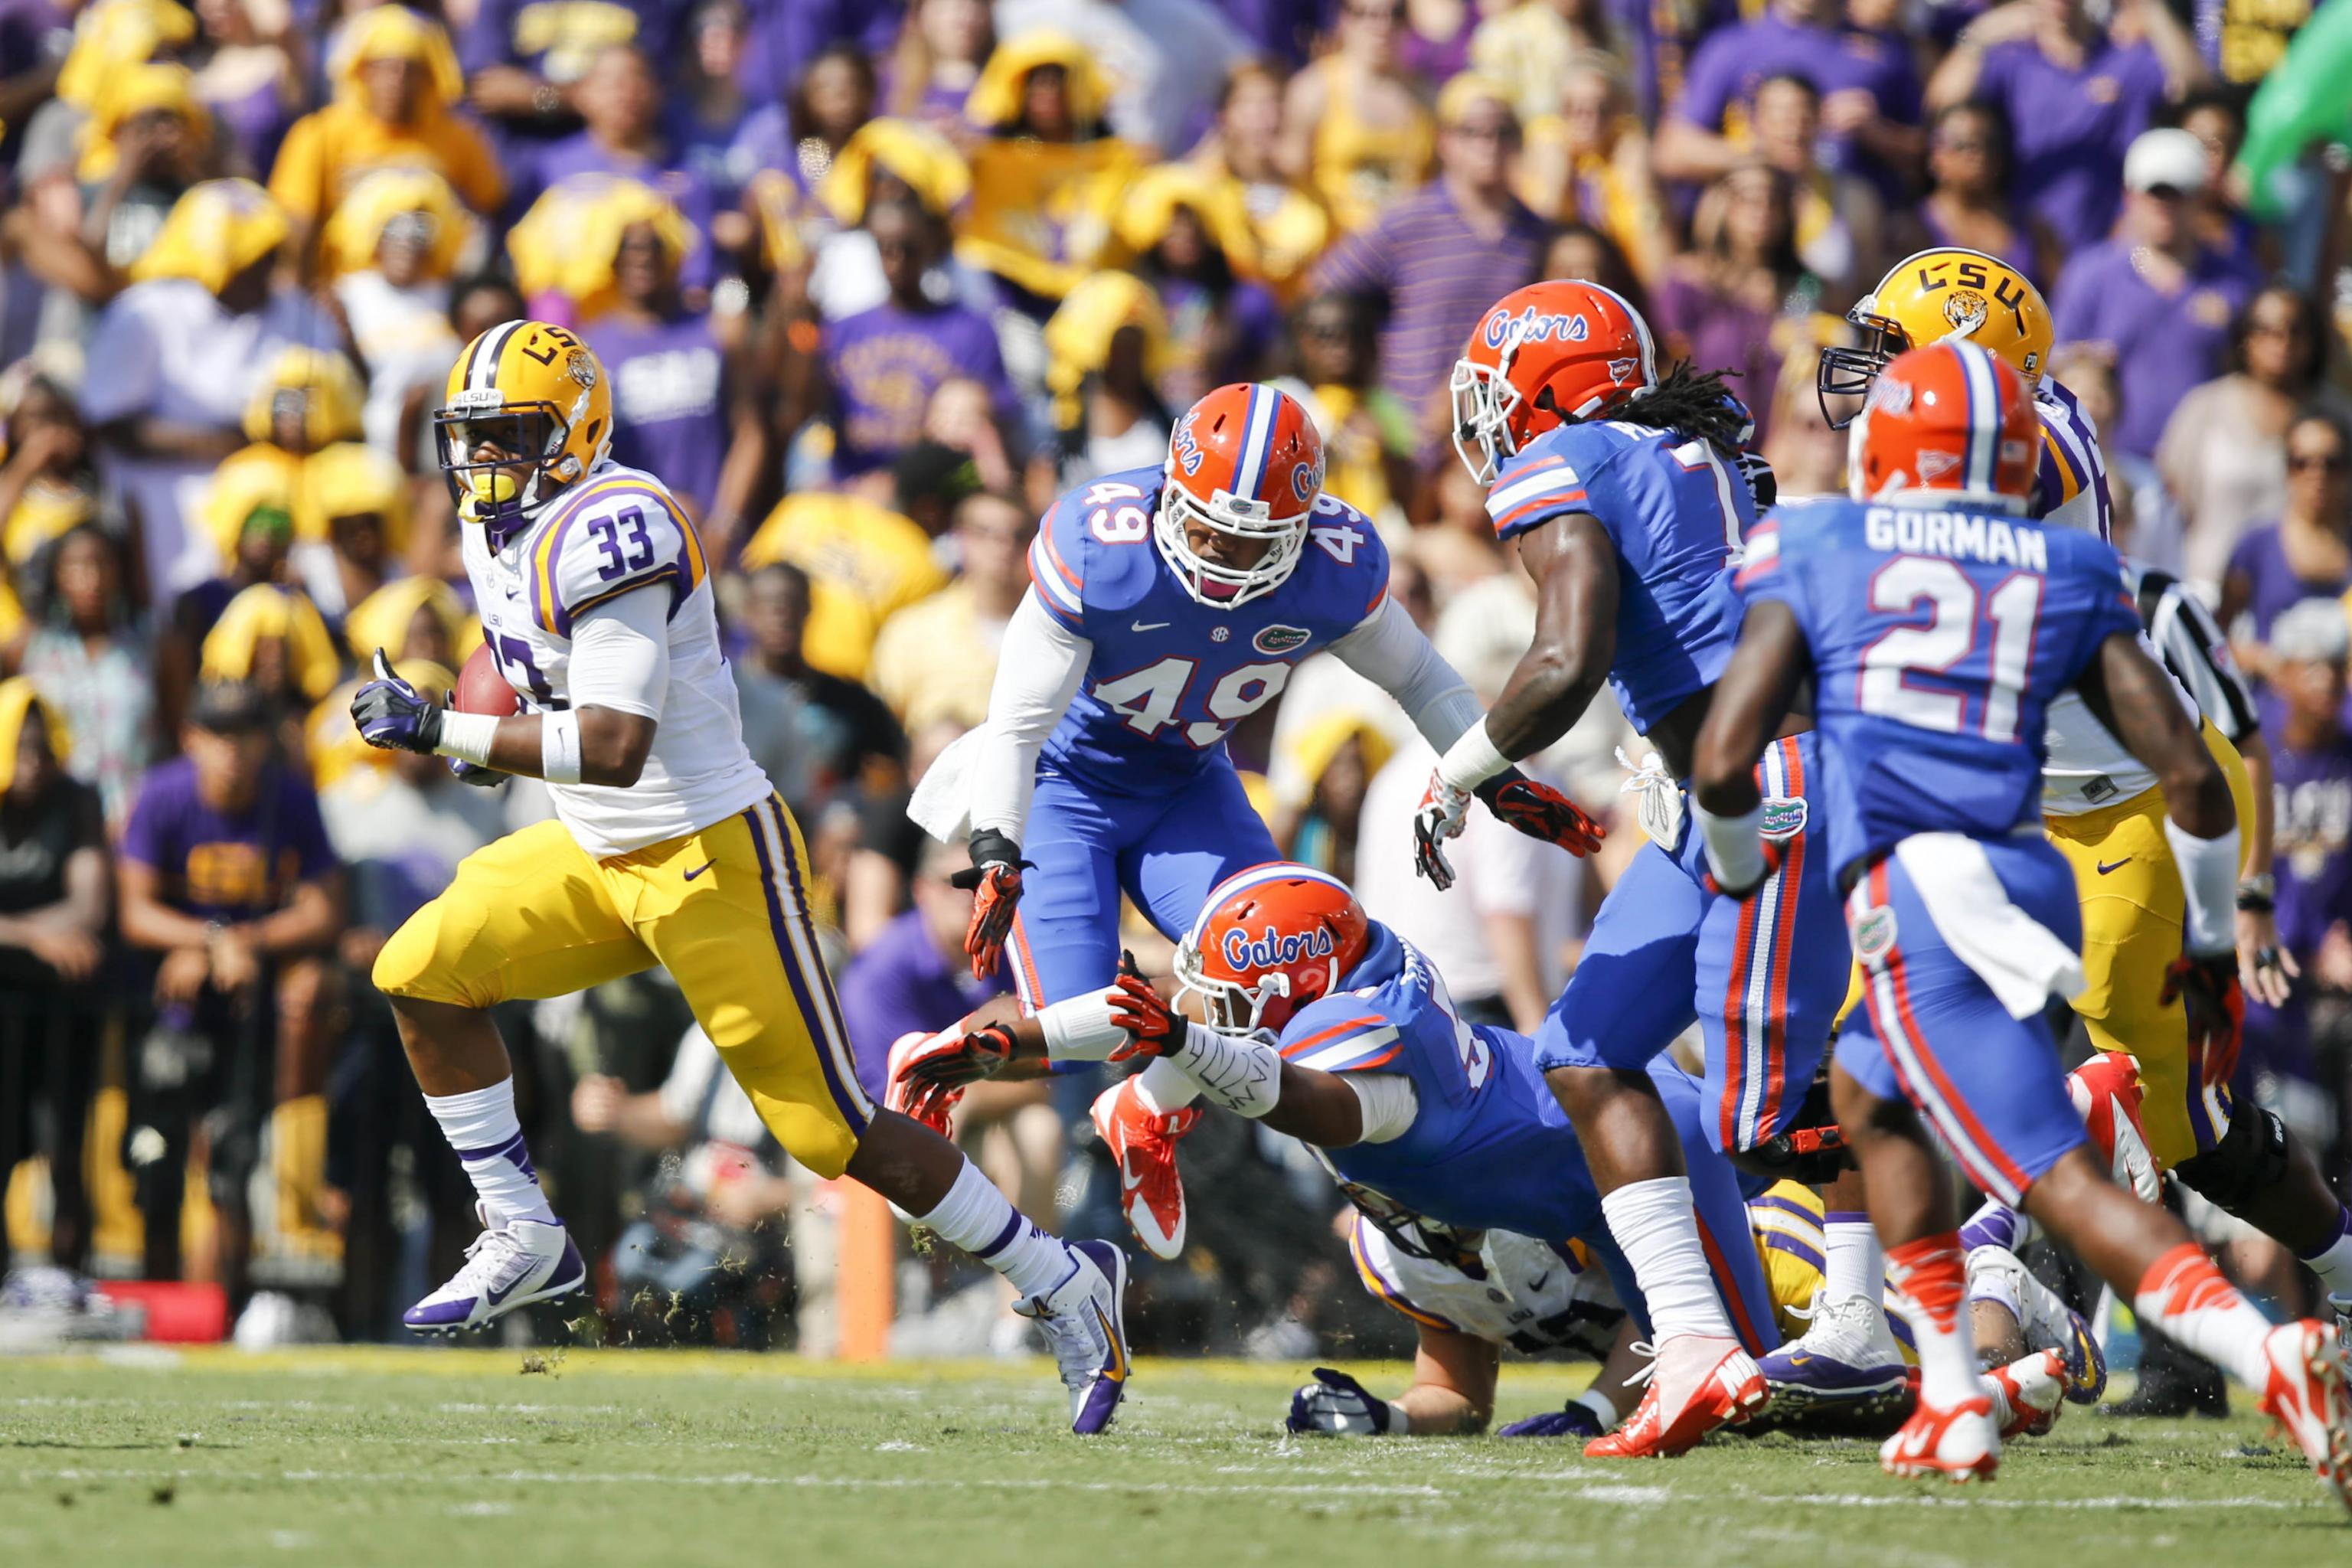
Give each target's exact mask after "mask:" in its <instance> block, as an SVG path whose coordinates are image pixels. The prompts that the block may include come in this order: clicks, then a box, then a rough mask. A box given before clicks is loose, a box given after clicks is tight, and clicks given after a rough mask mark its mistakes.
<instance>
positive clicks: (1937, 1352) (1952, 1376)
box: [1887, 1231, 1985, 1408]
mask: <svg viewBox="0 0 2352 1568" xmlns="http://www.w3.org/2000/svg"><path fill="white" fill-rule="evenodd" d="M1887 1263H1888V1265H1889V1266H1890V1267H1889V1273H1888V1278H1889V1279H1892V1280H1893V1281H1894V1282H1895V1288H1896V1289H1899V1290H1901V1291H1902V1292H1903V1300H1904V1301H1905V1303H1906V1305H1905V1308H1904V1312H1903V1316H1904V1319H1905V1321H1907V1322H1909V1323H1910V1325H1911V1348H1912V1350H1913V1351H1914V1352H1916V1353H1917V1355H1918V1357H1919V1398H1920V1400H1921V1402H1922V1403H1924V1404H1927V1405H1936V1406H1938V1407H1939V1408H1948V1407H1950V1406H1951V1405H1958V1403H1960V1402H1961V1401H1962V1400H1964V1399H1973V1398H1975V1397H1977V1396H1978V1395H1979V1394H1983V1393H1984V1392H1985V1387H1984V1378H1983V1376H1982V1374H1981V1373H1979V1370H1978V1367H1977V1351H1976V1341H1975V1338H1974V1336H1973V1335H1971V1334H1970V1333H1969V1315H1968V1313H1967V1312H1965V1311H1963V1310H1961V1307H1962V1303H1963V1301H1964V1300H1966V1298H1967V1296H1968V1289H1969V1286H1968V1267H1967V1264H1966V1262H1965V1261H1964V1259H1963V1258H1962V1255H1961V1252H1960V1238H1959V1237H1958V1235H1957V1234H1956V1233H1954V1232H1951V1231H1946V1232H1945V1233H1943V1234H1942V1235H1940V1236H1927V1237H1920V1238H1919V1239H1918V1240H1917V1241H1913V1242H1906V1244H1905V1245H1903V1246H1901V1247H1896V1248H1895V1250H1894V1251H1893V1252H1892V1253H1891V1254H1889V1255H1888V1258H1887Z"/></svg>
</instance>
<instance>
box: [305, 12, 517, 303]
mask: <svg viewBox="0 0 2352 1568" xmlns="http://www.w3.org/2000/svg"><path fill="white" fill-rule="evenodd" d="M331 75H332V76H333V79H334V81H335V101H334V102H332V103H331V104H329V105H328V106H327V107H326V108H324V109H321V110H318V111H317V112H316V113H313V114H306V115H304V116H303V117H302V118H301V119H300V120H298V121H295V122H294V127H293V129H292V130H290V131H289V132H287V133H286V142H285V144H284V145H283V146H281V147H280V148H279V149H278V165H277V167H276V168H274V169H272V170H271V171H270V174H269V189H270V193H271V194H272V195H275V196H276V197H277V198H278V203H279V205H282V206H284V207H285V208H286V211H287V213H288V215H289V216H290V218H291V219H292V221H293V225H294V232H295V240H296V245H297V248H298V250H299V253H300V254H301V255H302V256H303V257H304V258H306V259H307V258H308V257H309V256H310V242H311V239H312V237H313V236H315V235H316V234H317V232H318V230H319V227H320V225H321V224H323V223H325V222H326V220H327V219H328V218H329V217H330V216H332V215H333V213H334V210H335V206H336V204H338V203H339V202H341V200H342V198H343V195H344V193H346V192H347V191H349V190H350V189H351V188H352V185H354V184H357V183H358V182H359V179H360V177H361V176H362V175H363V174H367V173H368V172H369V171H371V170H373V169H381V168H386V167H390V166H394V165H405V166H410V167H417V168H426V169H431V170H433V171H434V172H435V173H436V174H440V175H441V176H442V177H443V178H445V179H446V180H447V181H448V182H449V184H451V186H452V187H454V188H455V189H456V190H457V194H458V195H460V196H461V197H463V198H464V199H465V202H466V205H467V206H469V207H471V208H473V209H474V211H476V212H478V213H489V212H494V211H496V210H497V209H498V206H499V203H501V202H502V201H504V200H505V199H506V180H505V177H504V175H502V174H500V173H499V163H498V159H497V157H496V156H495V155H494V154H493V153H491V151H490V148H489V144H488V142H485V141H484V140H483V139H482V135H481V133H480V132H478V131H476V130H475V129H474V128H473V127H472V126H471V125H469V124H467V122H466V121H462V120H460V119H458V118H457V116H456V115H454V114H452V113H451V112H450V105H452V104H453V103H455V102H457V98H458V95H459V94H460V93H461V92H462V91H463V90H464V86H465V84H464V81H463V80H462V79H461V78H460V77H459V76H458V74H457V56H456V55H455V54H453V53H452V52H451V51H450V48H449V40H448V38H447V37H446V36H445V35H444V34H443V33H442V31H441V29H440V27H439V26H436V25H435V24H434V23H432V22H428V21H426V20H425V18H423V17H421V16H417V15H416V14H415V12H413V11H406V10H403V9H402V8H401V7H399V6H397V5H379V6H376V7H374V8H373V9H371V10H366V11H362V12H361V13H360V14H359V15H358V16H354V17H352V20H351V22H350V23H349V24H348V25H347V26H346V27H345V28H344V31H343V37H342V42H341V47H340V48H339V49H338V50H337V53H336V58H335V59H334V61H333V62H332V70H331Z"/></svg>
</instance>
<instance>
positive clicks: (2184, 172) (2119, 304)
mask: <svg viewBox="0 0 2352 1568" xmlns="http://www.w3.org/2000/svg"><path fill="white" fill-rule="evenodd" d="M2205 174H2206V161H2205V150H2204V148H2203V147H2202V146H2200V144H2199V142H2198V141H2197V138H2196V137H2194V136H2191V135H2190V134H2189V132H2186V131H2150V132H2145V133H2144V134H2142V135H2141V136H2140V138H2139V139H2138V140H2137V141H2136V142H2133V143H2132V146H2131V153H2130V155H2129V156H2128V157H2127V158H2126V159H2125V161H2124V184H2125V185H2126V188H2127V194H2126V198H2125V205H2124V215H2123V216H2122V218H2121V219H2119V220H2118V221H2117V223H2116V232H2115V237H2113V238H2111V239H2108V240H2105V241H2104V242H2102V243H2100V244H2097V245H2094V246H2092V247H2089V248H2088V249H2085V250H2078V251H2076V252H2075V254H2074V259H2073V260H2071V261H2069V262H2068V263H2067V264H2066V268H2065V270H2064V271H2063V272H2061V273H2060V274H2059V275H2058V286H2057V288H2056V289H2053V290H2052V291H2051V298H2050V309H2051V314H2052V316H2053V323H2054V325H2055V326H2056V328H2057V333H2058V341H2059V342H2062V343H2102V344H2105V345H2106V346H2107V348H2108V350H2109V352H2110V353H2112V354H2113V355H2114V357H2115V363H2116V379H2117V380H2118V381H2119V382H2120V383H2121V384H2123V386H2124V387H2125V388H2126V398H2125V402H2124V409H2123V416H2122V417H2121V418H2119V419H2118V420H2116V427H2115V428H2114V429H2113V430H2103V431H2101V432H2100V433H2099V435H2100V439H2101V441H2102V442H2103V443H2105V445H2106V446H2108V447H2113V448H2115V449H2116V450H2119V451H2124V452H2128V453H2130V454H2131V455H2133V456H2134V457H2138V458H2148V457H2153V456H2154V455H2155V453H2156V447H2157V443H2158V440H2159V439H2161V438H2162V437H2163V435H2164V424H2165V421H2166V420H2168V419H2169V418H2170V417H2171V416H2172V409H2173V405H2175V404H2177V403H2179V401H2180V399H2181V398H2182V397H2183V396H2184V395H2187V393H2188V392H2189V388H2191V387H2193V386H2197V385H2199V384H2201V383H2204V382H2208V381H2210V380H2212V379H2213V377H2215V376H2217V375H2219V374H2221V368H2222V366H2223V364H2224V363H2226V362H2227V360H2228V358H2229V353H2230V323H2231V321H2234V320H2235V319H2236V318H2237V314H2238V312H2239V311H2240V310H2243V309H2244V308H2245V306H2246V302H2247V301H2248V300H2251V299H2252V298H2253V294H2254V290H2255V289H2256V288H2258V287H2259V286H2260V283H2261V279H2260V278H2259V277H2258V276H2256V275H2255V273H2254V272H2253V270H2252V268H2251V267H2250V266H2248V265H2247V264H2246V263H2244V262H2242V261H2234V260H2231V258H2227V257H2225V256H2222V255H2220V254H2219V253H2217V252H2215V251H2211V250H2209V249H2207V248H2206V247H2204V245H2203V244H2202V243H2201V242H2200V240H2199V238H2198V237H2197V231H2196V229H2195V227H2194V226H2192V224H2191V222H2190V216H2191V210H2192V209H2191V203H2192V202H2193V201H2194V200H2195V198H2196V197H2197V195H2198V194H2199V193H2200V191H2201V190H2202V189H2203V188H2204V184H2205Z"/></svg>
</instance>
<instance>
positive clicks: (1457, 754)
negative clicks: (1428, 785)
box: [1437, 719, 1511, 795]
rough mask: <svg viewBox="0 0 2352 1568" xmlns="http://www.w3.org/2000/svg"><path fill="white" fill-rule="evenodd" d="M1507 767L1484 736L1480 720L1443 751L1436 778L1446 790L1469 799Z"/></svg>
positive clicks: (1505, 761) (1497, 751)
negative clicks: (1456, 790) (1469, 796)
mask: <svg viewBox="0 0 2352 1568" xmlns="http://www.w3.org/2000/svg"><path fill="white" fill-rule="evenodd" d="M1510 765H1511V759H1510V758H1508V757H1507V756H1505V755H1503V753H1502V752H1500V751H1499V750H1497V749H1496V745H1495V742H1494V741H1493V740H1492V739H1491V738H1490V737H1488V735H1487V733H1486V721H1485V720H1484V719H1481V720H1480V721H1478V722H1476V723H1475V724H1473V725H1471V726H1470V728H1468V729H1467V730H1465V731H1462V738H1461V739H1460V740H1458V741H1456V742H1454V744H1452V745H1451V746H1448V747H1446V748H1445V754H1444V756H1442V757H1440V758H1438V759H1437V776H1438V777H1439V778H1440V779H1442V780H1443V781H1444V783H1445V784H1447V786H1448V787H1450V788H1453V789H1458V790H1460V791H1461V792H1462V793H1463V794H1464V795H1468V794H1469V793H1470V792H1471V791H1472V790H1475V789H1476V788H1477V787H1478V786H1479V785H1480V784H1485V783H1486V781H1487V780H1488V779H1490V778H1493V777H1494V776H1495V775H1496V773H1501V772H1503V771H1504V770H1505V769H1507V768H1508V767H1509V766H1510Z"/></svg>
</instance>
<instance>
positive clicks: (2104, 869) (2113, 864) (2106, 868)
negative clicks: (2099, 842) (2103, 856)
mask: <svg viewBox="0 0 2352 1568" xmlns="http://www.w3.org/2000/svg"><path fill="white" fill-rule="evenodd" d="M2130 864H2131V857H2130V856H2128V855H2126V856H2125V857H2124V858H2122V859H2120V860H2102V861H2100V862H2099V875H2100V876H2102V877H2104V876H2105V875H2106V874H2107V873H2108V872H2110V871H2120V870H2122V869H2123V868H2125V867H2126V866H2128V865H2130Z"/></svg>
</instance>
